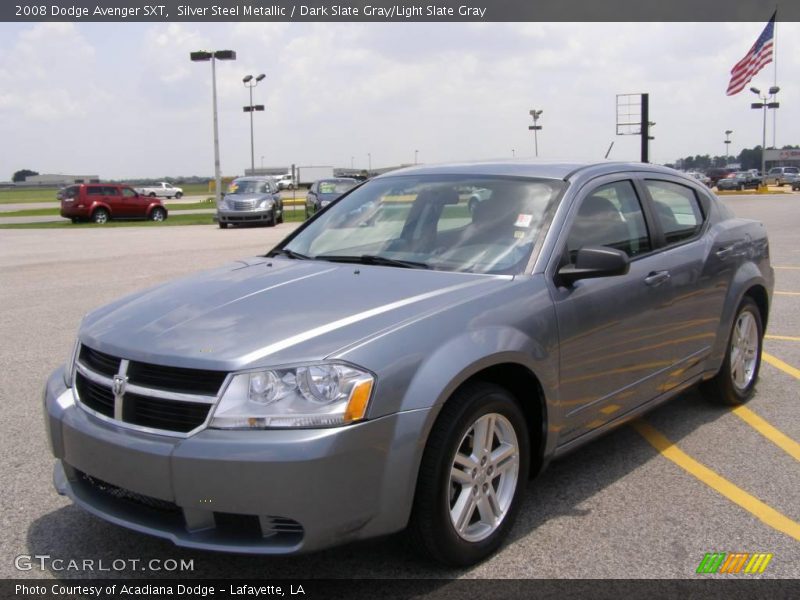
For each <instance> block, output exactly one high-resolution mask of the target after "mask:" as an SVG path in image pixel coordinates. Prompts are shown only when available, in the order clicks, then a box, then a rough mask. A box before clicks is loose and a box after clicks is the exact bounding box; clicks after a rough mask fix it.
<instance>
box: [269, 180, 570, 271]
mask: <svg viewBox="0 0 800 600" xmlns="http://www.w3.org/2000/svg"><path fill="white" fill-rule="evenodd" d="M564 185H565V184H564V182H562V181H560V180H551V179H538V180H532V179H524V180H523V179H512V178H504V177H469V176H430V175H428V176H397V177H386V178H380V179H376V180H373V181H371V182H368V183H366V184H364V185H362V186H361V187H359V188H358V189H356V190H355V191H353V192H351V193H350V194H349V195H348V196H346V197H344V198H342V199H341V200H339V201H338V202H337V203H336V204H333V205H331V206H330V207H329V208H328V209H327V210H325V211H324V212H323V213H320V215H319V216H318V217H317V218H315V219H314V221H312V222H311V223H309V224H308V226H307V227H306V228H304V229H303V230H302V231H301V232H300V233H298V234H297V236H296V237H295V238H294V239H292V240H291V241H290V242H289V243H288V244H286V246H285V247H284V248H283V250H284V253H285V254H287V255H295V256H301V257H304V258H314V259H319V260H331V261H343V260H348V261H352V262H367V263H369V264H389V263H390V261H394V262H395V263H398V264H397V265H396V266H410V265H414V266H418V267H424V268H430V269H437V270H443V271H462V272H469V273H497V274H500V273H502V274H517V273H521V272H522V270H523V269H524V268H525V265H526V264H527V262H528V259H529V258H530V255H531V252H532V250H533V246H534V244H535V242H536V240H537V238H538V236H539V235H540V233H541V229H542V224H543V222H544V220H545V216H546V214H547V212H548V210H549V208H550V206H551V204H552V203H553V201H554V199H555V198H556V197H557V196H558V195H559V193H560V192H561V190H562V189H563V188H564ZM286 250H288V251H289V252H288V253H286V252H285V251H286ZM399 263H405V265H400V264H399Z"/></svg>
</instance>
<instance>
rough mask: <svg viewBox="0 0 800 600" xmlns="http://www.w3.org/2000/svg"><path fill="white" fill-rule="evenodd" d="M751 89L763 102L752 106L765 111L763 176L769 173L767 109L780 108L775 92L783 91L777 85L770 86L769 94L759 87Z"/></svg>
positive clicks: (762, 142) (762, 136)
mask: <svg viewBox="0 0 800 600" xmlns="http://www.w3.org/2000/svg"><path fill="white" fill-rule="evenodd" d="M750 91H751V92H753V93H754V94H755V95H756V96H758V97H759V99H760V100H761V102H753V103H752V104H751V105H750V108H754V109H756V110H762V111H763V112H764V123H763V125H762V129H761V176H762V177H766V175H767V167H766V165H767V160H766V159H767V109H768V108H779V107H780V103H779V102H774V98H775V94H777V93H778V92H780V91H781V88H779V87H778V86H777V85H774V86H772V87H771V88H769V95H766V94H763V95H762V94H761V90H760V89H758V88H757V87H751V88H750ZM770 97H772V99H773V102H767V100H769V99H770Z"/></svg>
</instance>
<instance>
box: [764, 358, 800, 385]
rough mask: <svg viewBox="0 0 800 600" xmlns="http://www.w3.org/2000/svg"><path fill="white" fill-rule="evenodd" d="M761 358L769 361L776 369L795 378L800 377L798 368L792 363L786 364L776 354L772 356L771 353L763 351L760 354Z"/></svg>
mask: <svg viewBox="0 0 800 600" xmlns="http://www.w3.org/2000/svg"><path fill="white" fill-rule="evenodd" d="M761 358H763V359H764V362H766V363H769V364H770V365H772V366H773V367H775V368H776V369H780V370H781V371H783V372H784V373H788V374H789V375H791V376H792V377H794V378H795V379H800V369H795V368H794V367H793V366H792V365H789V364H786V363H785V362H783V361H782V360H781V359H780V358H778V357H777V356H772V354H769V353H767V352H763V353H762V354H761Z"/></svg>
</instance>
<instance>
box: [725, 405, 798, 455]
mask: <svg viewBox="0 0 800 600" xmlns="http://www.w3.org/2000/svg"><path fill="white" fill-rule="evenodd" d="M733 414H735V415H736V416H737V417H739V418H740V419H741V420H742V421H744V422H745V423H747V424H748V425H750V427H752V428H753V429H755V430H756V431H758V433H760V434H761V435H763V436H764V437H765V438H767V439H768V440H769V441H770V442H772V443H773V444H775V445H776V446H778V447H779V448H780V449H781V450H783V451H784V452H786V454H788V455H789V456H791V457H792V458H794V459H795V460H800V444H798V443H797V442H795V441H794V440H793V439H792V438H790V437H789V436H788V435H786V434H785V433H783V432H782V431H781V430H779V429H776V428H775V427H773V426H772V425H770V424H769V423H768V422H767V421H765V420H764V419H762V418H761V417H759V416H758V415H757V414H756V413H754V412H753V411H752V410H750V409H749V408H747V407H744V406H737V407H736V408H734V409H733Z"/></svg>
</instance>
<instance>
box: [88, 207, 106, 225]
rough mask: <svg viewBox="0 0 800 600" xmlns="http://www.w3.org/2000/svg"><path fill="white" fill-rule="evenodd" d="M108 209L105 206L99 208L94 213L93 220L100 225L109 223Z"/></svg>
mask: <svg viewBox="0 0 800 600" xmlns="http://www.w3.org/2000/svg"><path fill="white" fill-rule="evenodd" d="M108 217H109V215H108V211H107V210H106V209H105V208H98V209H96V210H95V211H94V212H93V213H92V221H94V222H95V223H97V224H98V225H102V224H103V223H108Z"/></svg>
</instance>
